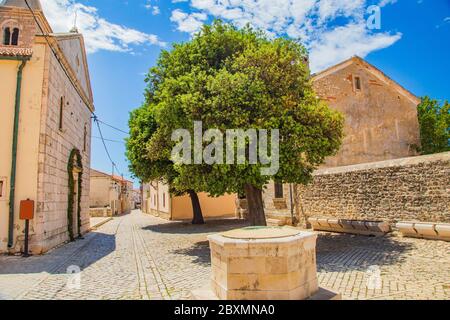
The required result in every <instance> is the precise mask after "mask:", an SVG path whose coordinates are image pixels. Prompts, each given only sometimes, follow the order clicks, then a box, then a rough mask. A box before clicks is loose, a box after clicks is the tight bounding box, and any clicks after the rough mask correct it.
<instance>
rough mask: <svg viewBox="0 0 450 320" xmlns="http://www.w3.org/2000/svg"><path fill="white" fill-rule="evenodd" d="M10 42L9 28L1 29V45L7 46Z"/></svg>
mask: <svg viewBox="0 0 450 320" xmlns="http://www.w3.org/2000/svg"><path fill="white" fill-rule="evenodd" d="M10 43H11V29H10V28H5V30H3V45H5V46H9V44H10Z"/></svg>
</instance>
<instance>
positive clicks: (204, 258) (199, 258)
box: [172, 241, 211, 267]
mask: <svg viewBox="0 0 450 320" xmlns="http://www.w3.org/2000/svg"><path fill="white" fill-rule="evenodd" d="M172 253H174V254H179V255H183V256H190V257H194V260H192V262H193V263H195V264H199V265H202V266H205V267H209V266H210V265H211V254H210V250H209V241H199V242H197V243H194V244H193V245H192V246H191V247H189V248H184V249H176V250H173V251H172Z"/></svg>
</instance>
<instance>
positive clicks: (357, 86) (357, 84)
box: [355, 77, 361, 91]
mask: <svg viewBox="0 0 450 320" xmlns="http://www.w3.org/2000/svg"><path fill="white" fill-rule="evenodd" d="M355 90H356V91H361V78H360V77H355Z"/></svg>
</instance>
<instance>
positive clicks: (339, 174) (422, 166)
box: [266, 152, 450, 224]
mask: <svg viewBox="0 0 450 320" xmlns="http://www.w3.org/2000/svg"><path fill="white" fill-rule="evenodd" d="M296 191H297V194H298V198H297V202H298V207H297V210H296V212H297V214H298V216H299V218H300V222H301V223H302V224H305V222H306V219H307V218H309V217H336V218H349V219H367V220H383V221H388V222H391V223H395V222H397V221H400V220H416V221H430V222H446V223H448V222H450V152H447V153H441V154H435V155H430V156H419V157H412V158H403V159H397V160H389V161H382V162H375V163H368V164H361V165H354V166H347V167H338V168H332V169H322V170H318V171H317V172H315V174H314V179H313V182H312V183H311V184H309V185H307V186H297V190H296ZM266 201H267V199H266Z"/></svg>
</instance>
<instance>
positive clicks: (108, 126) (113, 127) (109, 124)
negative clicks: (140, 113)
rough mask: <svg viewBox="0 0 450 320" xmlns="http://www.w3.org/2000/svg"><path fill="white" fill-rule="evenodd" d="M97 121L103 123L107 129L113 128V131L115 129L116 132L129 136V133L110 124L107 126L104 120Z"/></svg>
mask: <svg viewBox="0 0 450 320" xmlns="http://www.w3.org/2000/svg"><path fill="white" fill-rule="evenodd" d="M97 121H98V122H100V123H102V124H104V125H105V126H107V127H110V128H112V129H114V130H117V131H120V132H122V133H125V134H129V133H128V132H126V131H125V130H122V129H119V128H116V127H114V126H112V125H110V124H107V123H106V122H104V121H102V120H99V119H97Z"/></svg>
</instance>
